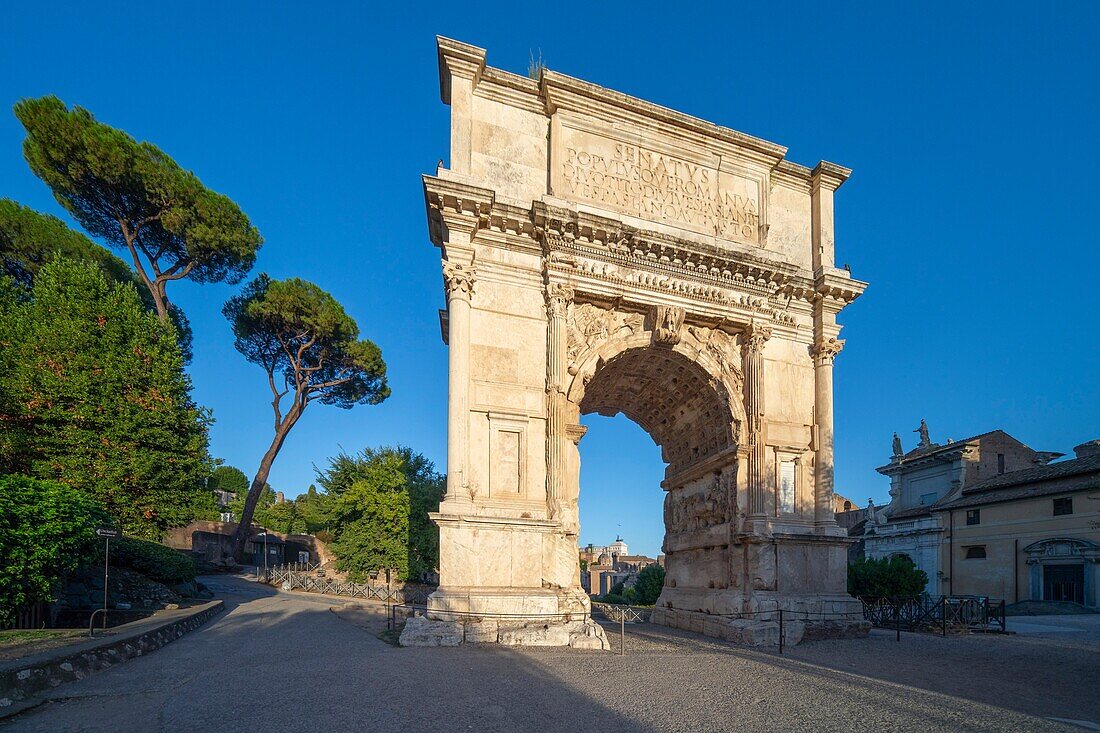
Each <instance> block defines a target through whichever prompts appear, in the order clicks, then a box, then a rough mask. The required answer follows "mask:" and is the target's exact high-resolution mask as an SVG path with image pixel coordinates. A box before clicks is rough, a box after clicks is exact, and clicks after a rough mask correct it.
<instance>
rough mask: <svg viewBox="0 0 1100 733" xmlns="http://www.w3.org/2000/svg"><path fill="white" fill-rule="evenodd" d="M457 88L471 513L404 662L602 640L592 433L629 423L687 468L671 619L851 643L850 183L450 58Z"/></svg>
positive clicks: (458, 251)
mask: <svg viewBox="0 0 1100 733" xmlns="http://www.w3.org/2000/svg"><path fill="white" fill-rule="evenodd" d="M439 73H440V89H441V94H442V98H443V102H444V103H446V104H449V105H450V108H451V123H450V124H451V126H450V139H451V153H450V161H449V166H446V167H445V166H444V165H443V163H442V161H441V163H440V165H439V167H438V169H437V171H436V173H435V175H429V176H425V177H424V192H425V197H426V203H427V214H428V226H429V231H430V235H431V239H432V241H433V242H434V243H435V245H436V246H438V247H439V248H440V250H441V252H442V269H443V281H444V285H445V292H446V303H447V307H446V308H445V309H444V310H441V311H440V323H441V327H442V332H443V338H444V340H445V341H446V342H447V343H448V345H449V375H450V376H449V380H450V381H449V408H448V409H449V411H448V433H447V440H448V459H447V494H446V498H445V500H444V501H443V503H442V505H441V507H440V510H439V512H438V513H437V514H434V515H433V519H434V521H435V523H436V524H437V525H438V527H439V539H440V568H439V570H440V585H439V589H438V590H437V591H436V592H435V593H433V594H432V596H431V598H430V600H429V604H428V611H427V613H426V615H425V616H424V617H423V618H417V619H413V620H411V621H410V622H409V624H408V625H407V626H406V631H405V636H404V637H403V640H404V641H406V642H407V643H455V641H456V640H462V639H464V640H467V641H471V640H476V641H500V642H502V643H544V644H572V645H574V646H600V645H601V644H602V643H603V640H602V634H601V633H600V632H599V629H598V627H595V626H593V625H592V624H591V623H586V622H585V621H584V618H585V611H586V610H587V609H588V607H589V601H588V598H587V596H586V594H585V593H584V591H583V590H582V588H581V586H580V582H579V580H580V579H579V568H578V559H577V536H578V531H579V522H578V513H577V496H578V491H579V470H580V459H579V454H578V444H579V442H580V441H581V440H582V439H583V437H584V431H585V428H584V427H583V426H582V425H581V424H580V416H581V415H582V414H586V413H591V412H597V413H600V414H603V415H614V414H617V413H619V412H622V413H625V414H626V415H627V416H629V417H630V418H631V419H633V420H634V421H636V422H637V423H638V424H639V425H641V426H642V427H643V428H644V429H645V430H646V431H648V433H649V434H650V435H651V436H652V437H653V439H654V441H655V442H656V443H657V444H658V445H659V446H660V447H661V451H662V457H663V459H664V461H665V462H666V463H667V464H668V467H667V469H666V472H665V477H664V481H663V482H662V487H663V488H664V489H665V491H666V492H667V495H666V498H665V505H664V514H665V532H666V534H665V541H664V552H665V555H666V563H667V570H668V575H667V580H666V584H665V588H664V592H663V593H662V594H661V598H660V601H659V602H658V607H657V610H656V612H655V613H654V621H656V622H659V623H664V624H668V625H673V626H680V627H684V628H691V629H696V630H699V631H703V632H705V633H708V634H714V635H719V636H725V637H727V638H744V639H746V640H749V641H752V640H754V639H759V638H761V635H764V636H766V632H767V629H768V628H770V627H769V626H768V624H769V623H770V622H771V621H772V620H773V619H772V618H770V617H769V616H768V615H767V614H761V615H759V616H757V617H753V620H752V621H748V620H741V621H735V620H731V617H730V615H731V614H739V613H746V612H762V611H770V610H772V609H776V608H784V609H787V610H789V611H795V612H803V611H812V612H813V613H814V614H815V618H817V619H831V620H832V623H829V624H824V625H823V628H828V629H833V630H834V631H835V630H836V629H843V628H844V627H845V621H847V620H850V619H853V618H855V617H856V616H858V604H855V605H853V604H854V601H853V600H852V599H851V598H850V597H849V596H848V595H847V594H846V592H845V562H846V546H847V542H846V536H845V533H844V532H843V531H842V530H841V529H839V528H838V527H837V525H836V523H835V521H834V519H833V409H832V393H833V386H832V371H833V358H834V357H835V356H836V355H837V353H838V352H839V351H840V350H841V347H842V346H843V344H844V342H843V341H841V340H840V339H838V338H837V336H838V334H839V331H840V327H839V326H838V325H837V322H836V316H837V313H838V312H839V311H840V310H841V309H842V308H843V307H844V306H845V305H847V304H848V303H850V302H852V301H853V300H854V299H855V298H856V297H858V296H859V295H860V293H861V292H862V291H863V289H864V287H865V286H866V285H865V283H862V282H860V281H858V280H854V279H852V277H851V276H850V275H849V273H848V272H847V271H846V269H837V268H836V267H835V266H834V253H833V239H834V237H833V195H834V192H835V191H836V189H837V188H838V187H839V186H840V185H841V184H842V183H843V182H844V180H845V179H846V178H847V177H848V174H849V172H850V171H848V170H847V169H845V168H842V167H841V166H838V165H835V164H832V163H826V162H821V163H818V164H817V165H816V166H815V167H814V168H812V169H810V168H805V167H803V166H800V165H797V164H795V163H791V162H789V161H787V160H785V159H784V154H785V152H786V149H785V148H783V147H781V146H779V145H776V144H773V143H770V142H766V141H764V140H760V139H757V138H754V137H751V136H749V135H745V134H743V133H739V132H735V131H733V130H730V129H727V128H724V127H719V126H717V125H713V124H710V123H708V122H704V121H702V120H699V119H696V118H694V117H689V116H688V115H685V114H681V113H679V112H675V111H673V110H670V109H666V108H664V107H660V106H657V105H655V104H651V103H649V102H645V101H642V100H639V99H635V98H632V97H629V96H626V95H624V94H620V93H618V92H613V91H610V90H607V89H604V88H602V87H599V86H596V85H594V84H590V83H588V82H584V81H581V80H579V79H574V78H571V77H568V76H565V75H562V74H558V73H555V72H551V71H548V70H543V71H542V72H541V74H540V75H539V78H538V79H531V78H527V77H523V76H517V75H515V74H511V73H508V72H505V71H501V70H499V69H494V68H492V67H490V66H486V64H485V51H484V50H482V49H479V48H475V47H473V46H469V45H466V44H463V43H459V42H456V41H452V40H448V39H443V38H441V39H439ZM622 460H624V461H629V460H631V456H629V455H624V456H622ZM471 614H473V615H471ZM723 614H725V615H723ZM796 615H797V614H792V616H796ZM525 616H527V617H531V618H528V619H524V618H520V617H525ZM536 617H537V618H536ZM818 633H821V632H820V630H819V631H818Z"/></svg>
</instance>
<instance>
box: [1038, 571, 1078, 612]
mask: <svg viewBox="0 0 1100 733" xmlns="http://www.w3.org/2000/svg"><path fill="white" fill-rule="evenodd" d="M1043 600H1044V601H1073V602H1074V603H1084V602H1085V566H1084V565H1044V566H1043Z"/></svg>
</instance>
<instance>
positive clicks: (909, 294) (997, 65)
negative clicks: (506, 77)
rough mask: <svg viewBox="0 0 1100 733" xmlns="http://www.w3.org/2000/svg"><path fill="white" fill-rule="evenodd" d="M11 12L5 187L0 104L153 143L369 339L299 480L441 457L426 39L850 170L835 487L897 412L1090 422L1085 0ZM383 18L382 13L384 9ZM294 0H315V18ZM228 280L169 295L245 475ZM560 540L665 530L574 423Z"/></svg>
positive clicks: (910, 424)
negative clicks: (460, 45)
mask: <svg viewBox="0 0 1100 733" xmlns="http://www.w3.org/2000/svg"><path fill="white" fill-rule="evenodd" d="M377 5H379V4H374V3H349V4H339V3H323V4H322V3H312V4H304V3H303V4H295V5H290V4H283V3H258V2H248V3H246V2H240V3H235V2H234V3H227V2H220V3H216V4H215V3H202V2H195V3H177V4H172V5H169V4H163V5H162V4H158V3H132V4H122V3H114V4H109V3H104V4H95V6H94V7H93V4H90V3H79V4H77V3H73V4H72V5H71V6H65V5H61V4H55V3H48V2H41V3H33V4H32V3H21V4H19V5H18V6H17V7H13V6H8V7H7V8H6V9H5V10H4V23H3V24H0V108H3V109H0V196H5V197H10V198H14V199H16V200H18V201H20V202H22V203H24V204H26V205H29V206H32V207H35V208H38V209H41V210H44V211H49V212H52V213H57V214H60V213H61V210H60V207H59V206H58V205H57V204H56V202H55V201H54V200H53V198H52V196H51V195H50V193H49V192H48V191H47V189H46V187H45V186H44V185H43V184H42V183H41V182H39V181H38V180H37V179H36V178H35V177H34V176H33V175H32V174H31V173H30V172H29V170H28V169H27V167H26V165H25V163H24V162H23V160H22V154H21V151H20V143H21V140H22V137H23V136H22V130H21V128H20V127H19V125H18V123H17V122H16V120H15V119H14V117H13V116H12V115H11V114H10V112H5V111H4V110H7V109H10V105H11V104H12V103H14V102H15V101H16V100H17V99H19V98H21V97H24V96H36V95H41V94H48V93H52V94H56V95H58V96H60V97H61V98H62V99H64V100H65V101H66V102H68V103H70V104H80V105H82V106H85V107H87V108H88V109H90V110H92V112H93V113H94V114H95V115H96V116H97V117H98V118H99V119H101V120H103V121H105V122H108V123H109V124H112V125H115V126H118V127H121V128H124V129H126V130H127V131H129V132H130V133H131V134H133V135H134V136H135V137H138V138H139V139H147V140H150V141H152V142H154V143H156V144H157V145H159V146H161V147H162V148H163V149H164V150H165V151H167V152H168V153H169V154H170V155H172V156H174V157H175V158H176V159H177V160H178V161H179V162H180V163H181V164H182V165H184V166H185V167H188V168H191V169H193V170H194V171H195V172H196V173H197V174H198V175H199V176H200V177H201V178H202V179H203V181H204V182H205V183H206V184H207V185H209V186H211V187H212V188H214V189H216V190H218V191H221V192H224V193H226V194H228V195H229V196H231V197H233V198H234V199H235V200H236V201H237V202H238V203H240V205H241V206H242V208H243V209H244V210H245V211H246V212H247V213H248V215H249V216H250V217H251V218H252V221H253V222H254V223H255V224H256V225H257V226H258V227H259V229H260V231H261V232H262V233H263V235H264V237H265V239H266V244H265V246H264V248H263V250H262V251H261V253H260V257H259V262H258V265H257V270H256V271H257V272H258V271H261V270H263V271H266V272H268V273H270V274H271V275H272V276H274V277H287V276H299V277H304V278H306V279H309V280H312V281H314V282H316V283H318V284H319V285H321V286H322V287H324V288H326V289H327V290H329V291H330V292H332V293H333V294H334V295H335V296H336V297H337V298H338V299H339V300H341V301H342V302H343V303H344V304H345V306H346V307H347V309H348V311H349V312H350V313H351V314H352V315H353V316H354V317H355V318H356V319H357V320H358V322H359V324H360V327H361V329H362V332H363V333H364V334H365V335H366V336H368V337H370V338H372V339H374V340H375V341H376V342H377V343H378V344H379V345H380V346H381V347H382V351H383V354H384V356H385V358H386V361H387V363H388V364H389V369H390V381H391V385H392V388H393V396H392V397H391V398H390V399H389V400H388V401H387V402H386V403H384V404H383V405H380V406H377V407H358V408H356V409H354V410H351V411H343V410H338V409H335V408H329V407H325V406H322V405H319V404H318V405H314V406H312V407H311V408H310V410H309V412H307V414H306V416H305V417H304V418H303V420H302V422H301V423H299V425H298V426H297V427H296V428H295V430H294V433H293V434H292V435H291V437H290V439H289V441H288V442H287V445H286V447H285V448H284V449H283V451H282V453H281V455H280V456H279V458H278V460H277V462H276V464H275V468H274V470H273V472H272V475H271V483H272V484H273V485H274V486H275V487H277V488H278V489H280V490H284V491H286V492H287V493H288V494H289V495H294V494H296V493H298V492H299V491H301V490H303V489H305V488H306V487H307V486H308V485H309V483H310V481H311V480H312V476H313V465H314V464H315V463H318V464H320V463H323V462H324V461H325V459H326V457H327V456H330V455H332V454H333V453H334V452H335V451H337V450H338V447H339V446H343V447H345V448H347V449H349V450H358V449H359V448H362V447H363V446H366V445H378V444H384V443H397V442H400V443H405V444H408V445H410V446H412V447H414V448H415V449H417V450H420V451H422V452H424V453H425V454H426V455H428V456H429V457H430V458H432V459H433V460H435V461H436V463H437V465H439V466H441V467H442V466H443V465H444V464H445V455H446V439H445V436H446V411H445V405H446V351H445V347H444V345H443V344H442V342H441V341H440V339H439V326H438V321H437V316H436V311H437V309H438V308H439V307H441V306H442V305H443V298H442V289H441V280H440V275H439V256H438V252H437V251H436V250H435V249H434V248H433V247H432V246H431V244H430V242H429V241H428V238H427V232H426V226H425V215H424V203H423V195H422V190H421V186H420V175H421V174H422V173H425V172H429V171H431V170H433V168H434V165H435V162H436V161H437V160H438V159H440V158H444V159H445V158H446V157H447V129H448V128H447V124H448V123H447V120H448V116H447V115H448V110H447V108H446V107H445V106H443V105H442V104H441V103H440V101H439V86H438V80H437V71H436V53H435V35H436V34H437V33H438V34H443V35H447V36H450V37H453V38H457V39H460V40H463V41H466V42H469V43H473V44H476V45H478V46H482V47H484V48H487V49H488V53H489V63H490V64H492V65H494V66H498V67H502V68H505V69H509V70H511V71H516V72H519V73H523V72H525V71H526V68H527V62H528V58H529V56H530V54H531V53H532V51H533V52H534V53H535V54H536V55H537V54H538V52H539V50H541V53H542V56H543V59H544V61H545V62H546V64H547V65H548V66H549V67H550V68H552V69H554V70H557V71H561V72H564V73H567V74H571V75H573V76H578V77H581V78H584V79H588V80H591V81H594V82H596V83H599V84H602V85H604V86H608V87H611V88H614V89H617V90H619V91H623V92H626V93H629V94H633V95H636V96H639V97H642V98H645V99H648V100H652V101H654V102H658V103H660V104H663V105H666V106H669V107H673V108H676V109H679V110H683V111H685V112H688V113H690V114H693V115H697V116H699V117H703V118H705V119H708V120H712V121H714V122H717V123H719V124H722V125H725V126H728V127H733V128H735V129H738V130H742V131H744V132H748V133H750V134H753V135H757V136H759V137H763V138H766V139H768V140H772V141H775V142H777V143H780V144H782V145H786V146H787V147H788V148H789V149H790V150H789V153H788V157H789V158H790V159H792V160H794V161H795V162H798V163H803V164H808V165H812V164H814V163H815V162H817V161H818V160H819V159H821V158H824V159H828V160H831V161H835V162H838V163H841V164H843V165H846V166H849V167H851V168H853V169H854V170H855V173H854V174H853V176H852V178H851V180H850V181H849V182H848V183H847V184H845V186H844V187H843V188H842V189H841V190H840V192H839V193H838V195H837V200H836V204H837V259H838V262H840V263H845V262H847V263H850V264H851V267H852V272H853V274H854V275H855V276H856V277H858V278H860V279H862V280H867V281H869V282H870V283H871V285H870V288H869V289H868V290H867V293H866V294H865V295H864V296H863V297H862V298H861V299H860V300H858V301H857V302H856V303H855V304H854V305H853V306H851V307H850V308H849V309H848V310H847V311H846V312H845V313H844V314H843V315H842V320H843V323H844V324H845V331H844V334H843V336H844V337H845V338H847V340H848V343H847V347H846V349H845V351H844V353H843V354H841V355H840V357H838V359H837V362H836V373H835V381H836V432H837V445H836V459H837V487H838V490H839V491H840V492H841V493H844V494H846V495H849V496H851V497H853V498H855V499H857V500H858V501H860V502H861V503H862V502H864V501H866V498H867V497H868V496H871V497H874V498H875V499H876V501H879V502H881V501H884V500H886V498H887V495H886V492H887V483H886V480H885V479H884V478H882V477H881V476H879V475H878V474H876V473H875V472H874V467H875V466H878V465H881V464H882V463H883V462H884V461H885V460H886V458H887V456H888V455H889V450H890V436H891V433H892V432H893V431H895V430H896V431H898V432H899V433H900V434H901V436H902V438H903V440H904V441H905V443H906V446H907V447H911V446H912V445H913V444H914V442H915V439H916V436H915V435H914V434H913V433H912V432H911V431H912V430H913V429H914V428H916V426H917V424H918V422H919V421H920V419H921V418H922V417H923V418H925V419H927V420H928V424H929V426H930V428H931V431H932V438H933V439H934V440H938V441H940V442H943V441H944V440H945V439H946V438H947V437H953V438H955V439H959V438H963V437H966V436H968V435H972V434H975V433H979V432H983V431H985V430H988V429H992V428H998V427H1000V428H1004V429H1005V430H1007V431H1008V432H1010V433H1011V434H1013V435H1015V436H1016V437H1018V438H1020V439H1021V440H1023V441H1024V442H1026V443H1028V444H1030V445H1032V446H1033V447H1035V448H1038V449H1048V450H1059V451H1066V452H1068V451H1069V450H1070V449H1071V448H1072V446H1073V445H1075V444H1077V443H1079V442H1081V441H1083V440H1086V439H1090V438H1096V437H1100V378H1098V376H1097V375H1098V374H1100V347H1098V345H1097V285H1096V278H1097V273H1098V272H1100V254H1098V244H1100V243H1098V236H1097V234H1096V229H1095V227H1094V226H1093V221H1092V219H1093V218H1094V216H1095V213H1096V210H1097V204H1096V200H1095V199H1096V193H1095V172H1096V171H1097V170H1098V168H1100V143H1098V135H1097V131H1096V130H1097V119H1100V84H1098V83H1097V79H1098V78H1100V51H1098V48H1100V30H1098V29H1100V5H1098V4H1096V3H1077V4H1073V3H1052V4H1047V5H1043V6H1037V5H1035V4H1033V3H1028V4H1015V3H996V4H988V5H979V4H966V5H967V6H968V7H960V5H962V4H957V3H921V4H918V3H912V4H899V3H867V4H860V5H850V6H839V5H838V6H832V5H831V4H822V3H752V4H744V3H721V4H717V3H716V4H714V5H711V6H708V4H706V3H694V4H685V5H683V6H681V7H679V8H678V9H677V10H676V11H675V12H670V11H669V10H668V8H669V6H668V5H667V4H658V3H645V2H634V3H630V4H623V5H616V4H614V3H584V4H570V3H556V4H554V5H553V8H552V9H551V8H549V7H548V6H545V5H537V4H530V3H528V4H522V3H519V4H517V3H508V4H504V5H501V6H499V7H493V5H492V3H488V2H483V3H478V4H475V5H470V4H463V3H440V4H433V3H426V2H422V3H415V4H410V6H411V7H410V9H408V10H404V9H397V8H394V7H388V8H383V9H378V7H376V6H377ZM393 5H396V4H393ZM311 6H312V7H311ZM233 291H234V289H233V288H231V287H227V286H218V285H203V286H199V285H193V284H190V283H183V284H176V285H175V286H174V287H173V288H172V289H171V290H170V292H169V295H170V297H171V298H172V299H173V300H174V301H175V302H176V303H178V304H179V305H180V306H181V307H183V308H184V310H185V311H186V312H187V314H188V316H189V317H190V318H191V321H192V323H193V325H194V329H195V359H194V363H193V364H192V366H191V374H192V376H193V379H194V384H195V394H196V397H197V399H198V400H199V401H200V402H201V403H202V404H204V405H206V406H208V407H210V408H211V409H212V410H213V412H214V416H215V418H216V420H217V422H216V424H215V426H214V429H213V451H214V453H215V455H218V456H221V457H224V458H226V459H227V460H228V461H229V462H230V463H232V464H234V465H237V466H240V467H241V468H242V469H244V470H245V472H246V473H251V472H252V471H254V469H255V466H256V464H257V463H258V461H259V458H260V456H261V454H262V452H263V450H264V448H266V446H267V445H268V443H269V441H270V437H271V411H270V406H269V404H268V402H269V399H270V398H269V396H268V393H267V388H266V386H265V383H264V380H263V374H262V372H261V371H260V370H259V368H257V367H254V366H252V365H250V364H248V363H246V362H245V361H244V359H243V358H242V357H241V356H240V355H239V354H237V352H236V351H234V350H233V347H232V336H231V334H230V331H229V328H228V325H227V324H226V323H225V321H224V319H223V318H222V316H221V312H220V311H221V304H222V303H223V302H224V301H225V300H226V298H228V297H229V296H230V295H231V294H232V293H233ZM586 422H587V423H588V424H589V425H590V426H591V428H592V429H591V430H590V432H589V434H588V436H587V437H586V438H585V440H584V441H583V443H582V459H583V465H584V468H583V474H582V499H581V502H582V514H581V519H582V540H583V541H585V542H589V541H592V542H597V543H599V542H605V541H609V540H611V539H613V535H614V534H615V533H616V532H617V531H621V532H622V534H623V536H624V537H625V538H626V539H627V540H628V541H629V543H630V544H631V546H632V549H634V550H638V551H643V552H649V553H653V552H656V551H657V549H658V547H659V546H660V543H661V536H662V532H663V530H662V525H661V510H660V507H661V501H662V498H663V495H662V492H661V490H660V488H659V487H658V483H659V481H660V478H661V475H662V463H661V462H660V457H659V451H658V449H657V448H655V447H654V445H653V443H652V441H651V440H650V439H649V438H648V437H647V436H646V435H645V433H643V432H642V431H641V430H640V429H639V428H637V427H636V426H635V425H633V424H632V423H630V422H629V421H628V420H626V419H625V418H622V417H619V418H615V419H607V418H599V417H592V418H586Z"/></svg>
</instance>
